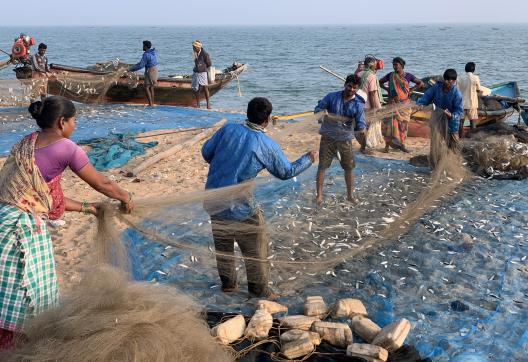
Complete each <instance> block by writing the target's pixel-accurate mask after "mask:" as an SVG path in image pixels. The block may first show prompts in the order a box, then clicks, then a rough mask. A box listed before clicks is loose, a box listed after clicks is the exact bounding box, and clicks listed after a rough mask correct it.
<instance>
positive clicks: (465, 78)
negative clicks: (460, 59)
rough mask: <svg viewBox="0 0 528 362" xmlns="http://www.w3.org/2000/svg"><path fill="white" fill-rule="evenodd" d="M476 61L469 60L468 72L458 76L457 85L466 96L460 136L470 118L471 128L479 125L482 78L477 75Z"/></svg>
mask: <svg viewBox="0 0 528 362" xmlns="http://www.w3.org/2000/svg"><path fill="white" fill-rule="evenodd" d="M474 73H475V63H473V62H469V63H467V64H466V74H463V75H461V76H460V77H458V80H457V86H458V88H459V89H460V93H462V98H464V114H463V116H462V119H461V120H460V128H459V129H458V136H459V137H460V138H462V136H463V131H464V122H465V121H466V118H469V124H470V128H471V130H472V131H473V130H474V129H475V128H476V127H477V124H476V122H477V119H478V96H479V94H482V89H481V86H480V78H479V77H478V75H475V74H474Z"/></svg>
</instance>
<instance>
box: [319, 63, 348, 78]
mask: <svg viewBox="0 0 528 362" xmlns="http://www.w3.org/2000/svg"><path fill="white" fill-rule="evenodd" d="M319 68H321V69H322V70H324V71H325V72H327V73H328V74H332V75H333V76H334V77H336V78H337V79H341V80H342V81H343V82H345V81H346V79H345V78H343V77H342V76H340V75H338V74H336V73H334V72H332V71H331V70H330V69H326V68H325V67H323V66H322V65H320V66H319Z"/></svg>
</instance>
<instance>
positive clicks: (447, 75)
mask: <svg viewBox="0 0 528 362" xmlns="http://www.w3.org/2000/svg"><path fill="white" fill-rule="evenodd" d="M443 78H444V81H443V82H437V83H436V84H435V85H433V86H432V87H430V88H429V89H427V90H426V91H425V93H424V95H423V96H422V97H420V99H418V101H416V103H417V104H418V105H420V106H426V105H429V104H431V103H433V104H434V105H435V106H436V107H437V108H438V110H437V111H440V112H443V117H442V119H440V120H439V121H440V124H436V125H431V130H432V132H435V129H436V130H438V131H439V132H440V133H441V136H442V137H443V138H444V139H445V142H446V144H447V147H448V148H449V149H451V150H452V151H455V152H458V150H459V144H458V131H459V125H460V117H461V115H462V113H464V100H463V98H462V94H461V93H460V91H459V90H458V88H457V86H456V81H457V72H456V71H455V70H454V69H447V70H446V71H445V72H444V76H443ZM436 146H437V145H436V144H433V142H431V146H430V150H431V155H430V159H429V162H430V163H431V165H432V166H433V167H434V165H435V164H436V162H437V161H438V160H437V159H436V157H433V156H434V155H435V154H436V150H434V149H433V148H434V147H436Z"/></svg>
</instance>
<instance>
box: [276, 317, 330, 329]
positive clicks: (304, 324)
mask: <svg viewBox="0 0 528 362" xmlns="http://www.w3.org/2000/svg"><path fill="white" fill-rule="evenodd" d="M320 321H321V320H320V319H319V318H317V317H308V316H305V315H290V316H286V317H282V318H280V319H279V322H280V326H281V327H282V328H288V329H300V330H303V331H309V330H310V327H311V326H312V324H313V323H314V322H320Z"/></svg>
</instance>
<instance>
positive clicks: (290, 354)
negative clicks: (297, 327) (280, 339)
mask: <svg viewBox="0 0 528 362" xmlns="http://www.w3.org/2000/svg"><path fill="white" fill-rule="evenodd" d="M314 348H315V346H314V344H313V343H312V340H311V339H310V337H308V336H306V337H304V338H301V339H297V340H294V341H292V342H288V343H286V344H283V345H282V348H281V352H282V354H283V355H284V356H285V357H286V358H288V359H295V358H299V357H302V356H306V355H307V354H309V353H311V352H313V350H314Z"/></svg>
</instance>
